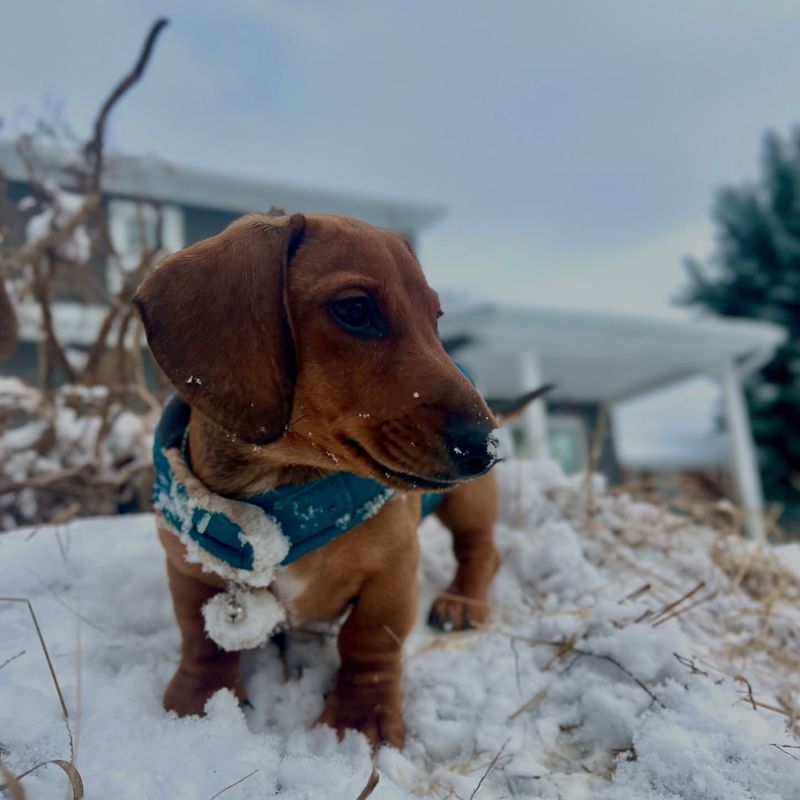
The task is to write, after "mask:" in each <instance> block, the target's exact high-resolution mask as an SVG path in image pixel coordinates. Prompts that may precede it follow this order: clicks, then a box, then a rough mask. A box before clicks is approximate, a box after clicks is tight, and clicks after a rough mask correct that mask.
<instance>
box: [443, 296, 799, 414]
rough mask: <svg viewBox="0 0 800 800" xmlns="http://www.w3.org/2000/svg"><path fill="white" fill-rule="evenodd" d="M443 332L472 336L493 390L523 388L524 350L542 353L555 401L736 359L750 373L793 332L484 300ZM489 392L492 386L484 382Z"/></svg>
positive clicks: (668, 379)
mask: <svg viewBox="0 0 800 800" xmlns="http://www.w3.org/2000/svg"><path fill="white" fill-rule="evenodd" d="M445 311H446V314H445V316H444V317H443V318H442V319H441V320H440V323H439V328H440V330H441V333H442V336H444V337H451V336H458V335H462V334H466V335H468V336H469V337H471V338H472V340H473V344H472V345H471V346H469V347H465V348H464V349H463V350H460V351H459V353H458V358H459V360H463V361H464V362H465V364H466V365H467V366H468V367H469V366H473V368H474V369H475V370H476V371H477V374H478V377H479V379H481V380H482V381H483V382H485V383H486V384H488V385H490V386H491V391H492V392H513V391H518V390H519V389H520V388H521V387H520V385H519V383H520V377H521V373H520V370H521V367H520V366H519V365H520V363H521V362H520V356H521V355H525V354H532V355H535V356H536V357H537V358H538V361H539V371H540V373H541V375H540V377H541V379H542V380H543V381H546V382H553V383H555V384H556V388H555V390H554V392H553V394H552V397H553V399H556V400H562V401H574V402H606V403H615V402H619V401H621V400H624V399H626V398H629V397H632V396H635V395H638V394H642V393H644V392H648V391H651V390H654V389H658V388H660V387H663V386H666V385H669V384H672V383H675V382H676V381H679V380H681V379H684V378H687V377H691V376H693V375H697V374H709V373H711V374H713V373H716V372H718V371H719V370H720V369H721V368H722V366H723V365H725V364H728V363H730V362H733V363H735V364H736V365H737V367H738V368H739V371H740V372H741V373H743V374H747V373H750V372H752V371H754V370H756V369H758V368H759V367H760V366H762V365H763V364H764V363H766V361H768V360H769V359H770V358H771V356H772V353H773V352H774V351H775V348H776V347H778V346H779V345H780V344H781V343H782V342H783V341H784V340H785V338H786V333H785V331H784V330H783V329H782V328H780V327H778V326H777V325H773V324H771V323H766V322H756V321H753V320H738V319H737V320H731V319H724V320H723V319H713V320H711V319H703V320H667V319H660V318H651V317H638V316H631V315H624V314H613V313H601V312H586V311H578V310H566V309H553V308H535V307H525V306H514V305H504V304H498V303H483V304H477V305H473V306H471V307H469V306H466V307H465V306H462V307H461V308H458V307H457V308H455V309H453V310H448V307H447V305H446V304H445ZM482 388H484V390H488V386H484V387H482Z"/></svg>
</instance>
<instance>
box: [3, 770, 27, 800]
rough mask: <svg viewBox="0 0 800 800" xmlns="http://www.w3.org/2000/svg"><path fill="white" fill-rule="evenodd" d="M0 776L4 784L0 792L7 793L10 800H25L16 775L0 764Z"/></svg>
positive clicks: (23, 791)
mask: <svg viewBox="0 0 800 800" xmlns="http://www.w3.org/2000/svg"><path fill="white" fill-rule="evenodd" d="M0 775H2V776H3V780H4V781H5V783H4V784H3V785H2V786H0V791H3V792H8V796H9V797H10V798H11V800H25V790H24V789H23V788H22V784H21V783H20V782H19V780H18V778H17V776H16V775H14V773H13V772H11V770H9V769H7V768H6V767H4V766H3V765H2V764H0Z"/></svg>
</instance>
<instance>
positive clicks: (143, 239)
mask: <svg viewBox="0 0 800 800" xmlns="http://www.w3.org/2000/svg"><path fill="white" fill-rule="evenodd" d="M108 212H109V213H108V217H109V229H110V233H111V241H112V242H113V244H114V249H115V250H116V251H117V255H118V256H119V259H118V260H117V259H113V262H112V263H111V264H109V268H108V269H107V271H106V285H107V287H108V290H109V291H110V292H118V291H119V290H120V289H121V288H122V281H123V273H124V272H128V271H130V270H132V269H134V268H135V267H136V265H137V264H138V263H139V259H140V258H141V255H142V250H143V249H144V247H145V245H146V246H147V247H148V248H152V247H154V246H155V244H156V234H157V230H158V220H159V214H160V215H161V225H162V230H161V244H162V247H163V250H164V252H173V251H175V250H180V249H181V247H183V245H184V230H183V211H182V210H181V209H180V208H179V207H178V206H173V205H162V206H160V207H159V206H157V205H154V204H153V203H148V202H138V201H134V200H112V201H111V202H110V203H109V206H108Z"/></svg>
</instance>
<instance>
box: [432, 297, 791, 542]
mask: <svg viewBox="0 0 800 800" xmlns="http://www.w3.org/2000/svg"><path fill="white" fill-rule="evenodd" d="M445 311H446V313H445V316H444V317H443V318H442V319H441V321H440V325H439V328H440V330H441V332H442V335H443V336H445V337H453V338H454V339H455V338H459V337H465V338H466V339H467V340H468V341H469V344H467V345H465V346H464V347H463V348H462V349H461V350H460V351H459V353H458V358H459V360H460V361H462V362H464V364H465V365H466V366H467V368H468V369H469V370H470V371H471V373H472V374H473V375H474V376H475V378H476V381H477V384H478V388H479V389H481V390H482V391H484V393H487V394H492V395H504V394H505V395H509V394H514V393H516V392H522V391H525V390H527V389H532V388H535V387H536V386H538V385H540V384H542V383H554V384H555V389H554V390H553V392H552V393H551V395H550V397H549V399H548V402H547V406H546V408H545V405H544V404H542V403H534V404H532V405H531V406H530V407H529V409H528V411H527V412H526V414H525V415H524V417H523V418H522V419H521V420H520V421H518V422H517V423H516V425H515V430H514V434H515V442H516V449H517V451H518V452H522V453H526V454H541V455H545V454H551V455H553V456H554V457H556V458H557V460H559V461H560V462H561V463H562V465H563V466H564V467H565V468H566V469H567V470H568V471H573V472H577V471H580V470H583V469H585V468H586V466H587V465H588V464H589V463H590V450H591V447H592V439H593V437H594V436H595V433H596V432H598V431H599V434H598V435H599V437H600V438H602V439H603V440H604V441H603V442H600V443H599V444H603V445H604V446H602V447H601V446H598V447H597V448H596V449H597V453H598V457H599V459H600V460H599V462H598V466H599V468H600V469H601V471H603V472H604V473H606V475H608V476H609V477H610V478H611V479H612V481H613V480H614V479H615V478H617V477H618V476H619V473H620V461H619V451H618V448H617V447H616V446H615V441H614V432H613V427H612V426H611V425H610V424H608V425H603V424H598V420H599V419H600V418H601V417H600V409H607V410H608V411H609V412H610V413H611V415H613V410H614V408H615V406H618V405H619V404H622V403H623V402H625V401H626V400H630V399H631V398H634V397H637V396H642V395H646V394H648V393H651V392H654V391H656V390H659V389H664V388H666V387H670V386H673V385H675V384H678V383H679V382H681V381H684V380H686V379H687V378H691V377H693V376H698V375H700V376H707V377H709V378H711V379H712V380H713V381H715V382H716V383H717V384H718V386H719V389H720V392H721V396H722V399H723V401H724V402H723V416H724V421H725V425H724V428H725V429H726V430H727V432H728V436H727V437H726V438H727V442H725V443H724V448H725V449H724V450H723V452H725V453H726V456H727V454H729V462H728V466H729V467H730V471H731V473H732V476H733V479H734V483H735V486H736V490H737V495H738V500H739V503H740V505H741V506H742V508H744V509H745V511H746V512H747V513H748V517H749V520H750V526H749V527H750V529H751V530H752V531H757V530H758V529H759V527H760V525H761V519H762V512H763V507H764V501H763V497H762V491H761V481H760V478H759V474H758V467H757V461H756V456H755V451H754V446H753V438H752V434H751V431H750V421H749V418H748V414H747V410H746V405H745V402H744V398H743V395H742V381H743V379H744V378H745V377H747V376H748V375H750V374H751V373H753V372H755V371H756V370H758V369H759V368H760V367H761V366H763V365H764V364H765V363H766V362H767V361H769V360H770V358H771V357H772V354H773V353H774V351H775V349H776V348H777V347H778V346H779V345H780V344H781V343H782V342H783V341H784V339H785V336H786V334H785V332H784V331H783V329H782V328H780V327H778V326H776V325H773V324H770V323H766V322H755V321H752V320H729V319H728V320H702V321H678V320H664V319H657V318H648V317H636V316H627V315H621V314H612V313H600V312H585V311H576V310H564V309H549V308H531V307H524V306H512V305H504V304H497V303H476V304H472V305H469V304H467V305H464V304H462V305H461V306H460V307H459V306H458V305H456V306H455V307H453V308H449V309H448V307H447V306H445ZM715 447H716V448H717V452H716V453H715V454H713V455H715V456H716V463H719V452H720V450H719V448H720V442H719V441H716V442H715ZM728 447H729V449H727V448H728ZM694 450H695V451H696V450H697V448H696V447H694ZM685 451H686V448H684V456H685ZM695 456H696V458H697V461H696V463H706V462H707V461H708V459H709V458H710V457H711V456H712V454H702V453H701V454H697V453H696V452H695ZM704 459H705V460H704ZM695 465H696V464H689V463H682V462H681V456H680V451H678V458H677V460H676V459H675V458H674V454H673V459H672V463H671V466H672V468H673V469H678V470H680V469H684V468H691V467H692V466H695Z"/></svg>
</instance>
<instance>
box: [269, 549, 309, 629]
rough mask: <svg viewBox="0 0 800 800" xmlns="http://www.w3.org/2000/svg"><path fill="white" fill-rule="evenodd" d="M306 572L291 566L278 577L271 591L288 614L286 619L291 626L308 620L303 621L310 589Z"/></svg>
mask: <svg viewBox="0 0 800 800" xmlns="http://www.w3.org/2000/svg"><path fill="white" fill-rule="evenodd" d="M303 572H304V570H303V569H302V567H299V566H298V565H296V564H290V565H289V566H288V567H286V568H285V569H283V570H281V572H280V573H279V574H278V575H277V577H276V578H275V580H274V581H273V583H272V586H271V587H270V589H271V590H272V592H273V594H274V595H275V596H276V597H277V598H278V600H279V601H280V603H281V605H282V606H283V608H284V610H285V612H286V619H287V621H288V622H289V624H290V625H292V626H296V625H300V624H302V623H303V622H305V621H306V620H303V619H301V618H300V617H301V613H300V612H301V610H302V608H303V605H304V604H303V602H302V601H303V597H304V595H305V594H306V590H307V589H308V587H309V584H310V581H309V577H308V576H307V575H304V574H303Z"/></svg>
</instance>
